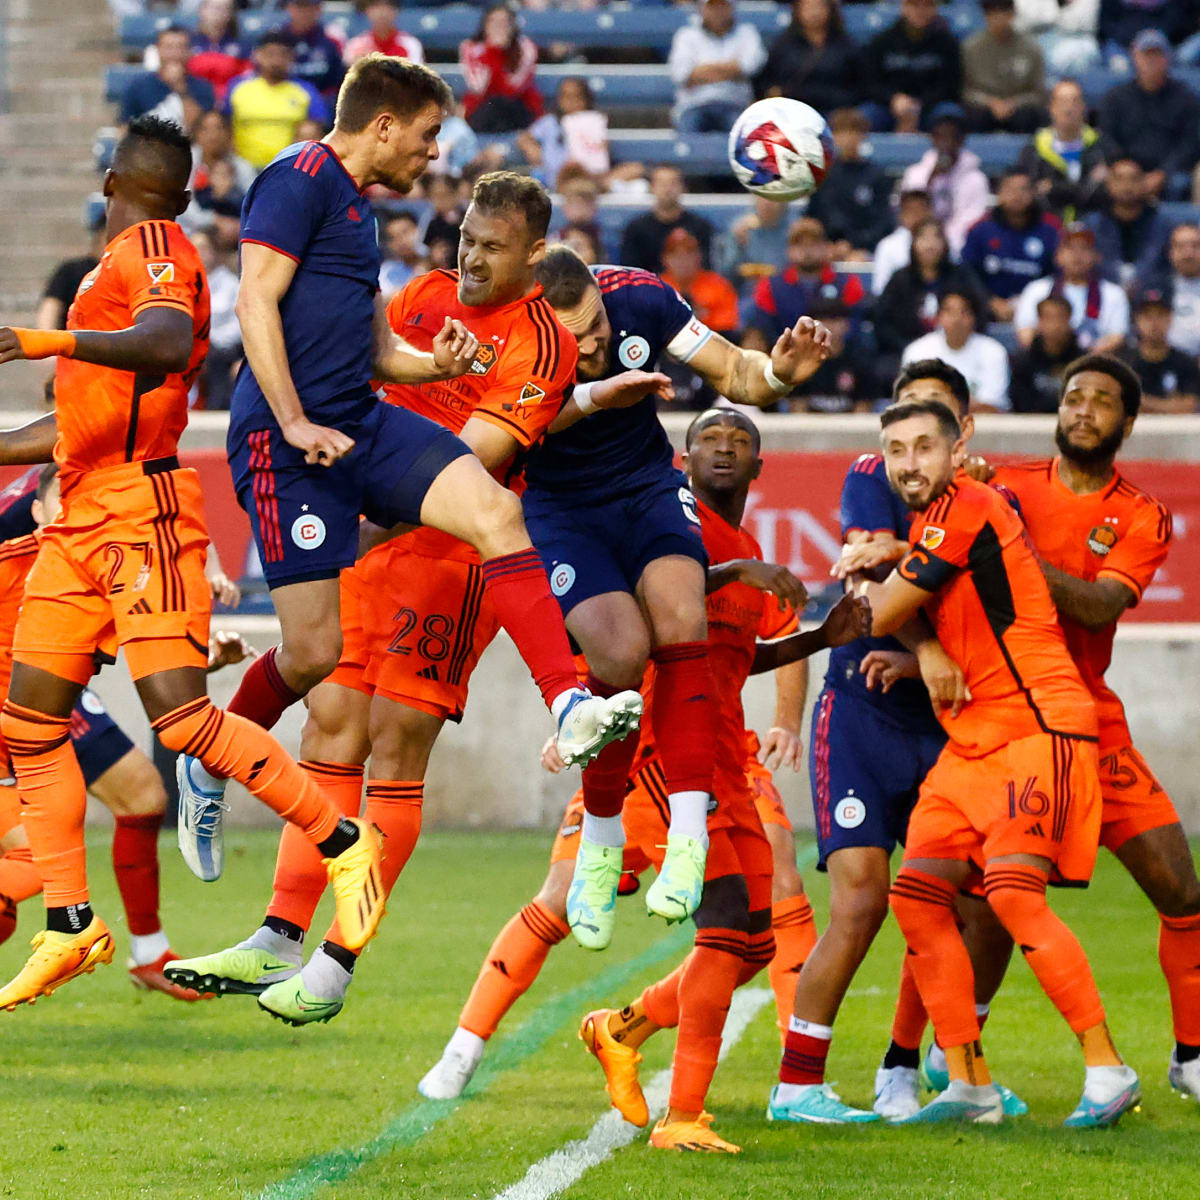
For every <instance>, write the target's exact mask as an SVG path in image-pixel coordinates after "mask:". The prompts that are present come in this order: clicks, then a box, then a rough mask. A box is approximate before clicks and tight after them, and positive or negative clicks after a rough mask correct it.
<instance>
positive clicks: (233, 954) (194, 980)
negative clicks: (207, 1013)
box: [163, 945, 300, 996]
mask: <svg viewBox="0 0 1200 1200" xmlns="http://www.w3.org/2000/svg"><path fill="white" fill-rule="evenodd" d="M299 970H300V947H299V945H297V946H296V961H295V962H288V961H286V960H284V959H282V958H280V957H279V956H278V955H276V954H272V953H271V952H270V951H268V950H260V949H259V948H258V947H256V946H233V947H231V948H230V949H228V950H218V951H217V952H216V954H204V955H201V956H200V957H199V958H177V959H176V960H175V961H174V962H172V963H168V964H167V965H166V966H165V967H164V968H163V974H164V975H165V976H166V977H167V978H168V979H169V980H170V981H171V982H172V983H177V984H179V986H180V987H185V988H193V989H194V990H195V991H197V992H211V993H212V994H213V995H215V996H228V995H237V996H258V995H260V994H261V993H263V992H265V991H266V990H267V988H269V987H270V986H271V985H272V984H275V983H280V982H282V981H283V980H285V979H289V978H290V977H291V976H293V975H295V974H296V973H297V972H298V971H299Z"/></svg>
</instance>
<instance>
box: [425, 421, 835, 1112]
mask: <svg viewBox="0 0 1200 1200" xmlns="http://www.w3.org/2000/svg"><path fill="white" fill-rule="evenodd" d="M716 413H717V415H714V413H713V412H709V413H704V414H702V415H701V416H700V417H698V418H697V419H696V421H695V422H694V423H693V425H692V427H691V431H689V436H688V445H689V448H690V449H689V459H688V463H687V467H688V481H689V486H690V487H691V488H692V489H693V491H694V492H695V494H696V497H697V500H698V511H699V512H700V514H701V515H702V518H703V519H704V520H705V522H706V524H705V526H704V530H705V536H706V544H708V542H709V541H710V540H711V541H712V542H713V545H710V553H712V554H713V556H714V557H716V556H717V550H716V545H717V543H718V542H719V543H720V545H721V546H722V548H724V549H728V547H727V546H726V545H725V542H726V541H727V540H728V539H724V540H721V539H720V538H719V535H720V533H721V531H722V528H723V527H722V526H721V525H720V524H717V523H716V521H717V518H716V517H715V515H714V514H715V512H716V511H717V508H716V506H718V505H720V507H721V511H722V512H727V513H728V514H729V515H731V516H737V517H738V518H739V521H740V517H741V514H742V510H743V506H744V501H745V489H746V488H748V486H749V484H750V482H751V481H752V479H753V478H754V475H755V473H756V471H757V468H758V466H759V463H760V461H761V460H759V458H758V455H757V449H756V447H757V442H758V434H757V430H755V429H754V427H753V425H752V424H751V423H750V421H749V420H748V419H747V418H745V417H743V416H741V415H740V414H739V413H737V412H736V411H734V410H727V409H721V410H716ZM706 422H707V423H709V424H707V431H706ZM698 437H700V438H702V440H704V441H705V442H708V441H717V440H718V439H722V440H723V441H725V442H728V443H732V441H733V439H735V438H736V439H737V440H738V443H739V446H738V449H741V445H740V443H742V442H744V443H745V445H746V448H747V449H748V448H749V447H751V446H753V447H755V452H754V454H753V455H751V454H749V453H738V452H737V450H735V448H734V446H733V445H732V444H727V445H723V446H722V447H721V449H720V451H719V452H718V453H715V454H709V455H706V454H705V452H704V450H703V449H697V445H698ZM718 463H719V464H720V465H719V466H718ZM730 490H732V491H733V497H732V499H731V500H730V503H729V507H728V509H726V507H725V505H724V504H723V502H722V498H723V497H724V496H725V495H726V494H727V493H728V492H729V491H730ZM739 497H740V499H739ZM726 523H727V522H726ZM741 536H742V537H743V539H744V542H745V544H744V545H741V546H740V549H741V550H745V551H747V552H749V551H750V550H752V549H755V548H754V547H753V545H752V543H751V541H750V539H749V536H748V535H746V534H745V532H744V531H742V533H741ZM755 554H757V550H756V549H755ZM709 571H710V574H712V575H713V576H714V580H713V581H714V583H715V582H719V581H720V579H725V580H730V579H735V578H736V579H738V580H740V581H742V582H745V581H746V580H747V579H755V580H757V581H758V582H759V585H760V586H764V585H767V584H768V581H769V582H770V583H771V584H772V585H773V586H775V587H777V588H778V589H779V590H780V591H782V592H785V594H794V591H795V588H796V584H797V582H798V581H796V580H795V578H794V577H792V576H790V573H789V572H787V571H786V568H782V567H778V568H775V567H772V566H770V565H769V564H764V563H761V562H760V561H758V558H757V557H756V558H753V559H750V558H745V557H742V558H740V559H739V561H737V562H736V564H735V563H734V562H729V563H721V564H720V565H719V566H718V567H711V568H709ZM771 571H774V572H777V573H778V578H772V576H771V575H769V574H768V572H771ZM735 572H736V574H735ZM784 578H787V579H788V583H789V585H790V586H788V587H784V586H782V581H783V580H784ZM754 599H755V603H759V601H758V600H757V598H754ZM729 602H730V597H729V596H728V595H727V594H722V595H719V596H717V597H714V598H711V599H710V603H714V604H715V605H716V606H717V608H718V610H722V609H724V608H726V607H727V606H728V604H729ZM797 625H798V622H797V618H796V615H795V611H794V610H793V609H792V608H791V607H790V606H787V605H775V604H770V603H768V604H766V605H765V606H764V608H763V612H762V619H761V622H760V624H759V627H758V629H757V636H758V637H759V638H761V639H764V640H769V639H774V638H780V637H787V636H790V635H791V634H792V633H794V632H795V631H796V629H797ZM708 629H709V636H710V639H712V638H714V637H718V636H720V635H719V634H718V632H717V624H716V621H715V620H710V622H709V626H708ZM716 649H717V652H718V653H724V651H722V650H721V647H720V646H718V647H717V648H716ZM652 674H653V670H651V671H650V672H649V675H652ZM806 679H807V663H806V661H805V660H804V659H800V660H798V661H796V662H793V663H789V664H787V665H785V666H781V667H780V668H779V669H778V670H777V671H776V673H775V682H776V715H775V721H776V725H775V727H774V728H775V730H777V731H785V730H788V729H792V728H797V729H798V726H799V720H800V711H801V708H802V706H803V702H804V688H805V684H806ZM724 682H727V681H724V680H723V683H724ZM730 686H732V685H730ZM727 694H728V695H730V696H731V697H732V698H731V699H730V700H729V701H728V703H729V704H731V705H733V706H734V708H735V709H737V710H739V711H740V699H739V698H738V693H737V691H736V690H735V691H732V692H729V693H727V692H726V691H725V689H724V688H723V689H722V692H721V700H722V706H723V707H724V704H725V696H726V695H727ZM730 711H731V712H732V711H733V710H732V709H731V710H730ZM732 719H733V717H732V716H731V717H730V720H732ZM723 724H724V723H723ZM723 736H724V734H723ZM780 744H781V741H780V740H775V739H773V740H772V741H770V742H769V743H768V746H769V747H772V748H774V747H778V746H780ZM757 754H758V741H757V738H756V737H755V736H754V735H753V734H751V733H749V731H746V732H745V734H744V741H743V743H742V749H741V762H742V772H743V774H744V776H745V781H746V782H745V785H744V786H743V787H742V788H740V789H739V794H742V793H744V792H745V791H746V790H747V789H748V790H749V791H750V792H751V793H752V794H753V797H754V806H755V810H756V812H757V813H758V816H759V818H760V820H761V822H762V826H763V830H764V834H765V836H766V838H767V840H768V841H769V842H770V846H771V851H772V856H773V865H772V872H771V874H772V894H771V912H770V927H771V930H772V932H773V934H774V936H775V943H776V946H775V950H776V952H775V956H774V957H773V958H772V959H771V962H770V964H769V967H768V974H769V976H770V978H771V985H772V988H773V989H774V991H775V994H776V1002H777V1006H778V1010H779V1016H780V1021H781V1023H782V1024H786V1021H787V1018H788V1017H789V1016H790V1015H791V1011H792V998H793V996H794V993H795V979H796V975H797V974H798V972H799V970H800V968H801V966H802V964H803V962H804V960H805V959H806V958H807V957H808V954H809V952H810V951H811V950H812V946H813V943H814V942H815V940H816V927H815V922H814V919H813V913H812V906H811V905H810V904H809V902H808V897H807V896H806V895H805V894H804V884H803V881H802V879H801V878H800V875H799V872H798V871H797V870H796V847H795V841H794V839H793V837H792V830H791V824H790V822H789V821H788V818H787V814H786V812H785V811H784V808H783V803H782V800H781V798H780V796H779V793H778V792H777V791H776V790H775V787H774V785H773V783H772V782H771V773H770V771H769V770H768V769H767V768H766V767H765V766H764V765H763V764H762V763H760V762H759V761H758V758H757ZM724 757H733V750H732V747H726V753H725V755H724ZM790 761H791V762H792V763H793V765H795V767H796V769H798V768H799V764H798V762H797V761H796V759H795V758H794V757H792V758H791V759H790ZM542 762H543V765H544V766H546V768H547V769H548V770H552V771H557V770H559V769H561V762H559V761H556V759H555V756H554V754H553V746H552V745H547V747H546V748H545V749H544V750H543V757H542ZM666 787H667V785H666V780H665V778H664V774H663V768H662V762H661V759H660V756H659V754H658V753H657V750H656V748H655V745H654V744H653V740H652V735H651V733H650V728H649V724H648V723H647V724H646V725H644V726H643V730H642V738H641V744H640V746H639V750H638V754H637V758H636V761H635V763H634V765H633V767H632V769H631V774H630V780H629V791H628V792H627V794H626V797H625V801H624V804H623V806H622V810H621V817H622V822H623V824H624V826H625V833H626V841H625V846H624V851H623V873H624V876H625V879H626V881H627V882H628V881H630V880H633V881H636V877H637V876H638V875H639V874H641V872H643V871H644V870H645V869H646V868H647V867H648V866H650V865H651V863H653V862H658V861H659V860H660V859H661V849H659V848H658V847H659V845H660V843H661V841H662V833H663V831H664V829H665V824H664V821H665V816H666V814H667V811H668V810H667V808H666V798H667V791H666ZM584 811H585V810H584V807H583V793H582V791H579V792H577V793H576V794H575V795H574V796H573V797H572V799H571V801H570V802H569V803H568V805H567V809H566V812H565V813H564V814H563V819H562V822H561V825H560V828H559V834H558V836H557V837H556V838H555V841H554V847H553V849H552V851H551V854H550V866H549V870H548V871H547V873H546V878H545V881H544V882H543V883H542V886H541V888H540V889H539V890H538V893H537V895H536V896H535V897H534V898H533V899H532V900H531V901H530V902H529V903H528V904H526V905H525V906H524V907H523V908H522V909H521V911H520V912H519V913H517V914H516V915H515V916H514V917H513V918H512V919H511V920H510V921H509V922H508V923H507V924H506V925H505V926H504V928H503V929H502V930H501V931H500V933H499V934H498V935H497V937H496V939H495V941H494V942H493V943H492V946H491V947H490V949H489V950H488V952H487V954H486V955H485V956H484V960H483V965H482V966H481V967H480V970H479V975H478V978H477V979H476V981H475V985H474V987H473V988H472V989H471V994H470V996H469V997H468V999H467V1002H466V1004H465V1005H464V1007H463V1010H462V1012H461V1014H460V1016H459V1020H458V1027H457V1028H456V1030H455V1032H454V1033H453V1035H452V1036H451V1037H450V1040H449V1041H448V1042H447V1043H446V1047H445V1049H444V1050H443V1052H442V1056H441V1058H440V1059H439V1060H438V1062H437V1063H436V1064H434V1066H433V1067H432V1068H430V1070H429V1071H428V1072H427V1073H426V1075H425V1077H424V1078H423V1079H422V1080H421V1083H420V1085H419V1088H420V1091H421V1093H422V1094H423V1095H425V1096H428V1097H430V1098H431V1099H450V1098H452V1097H454V1096H458V1095H459V1094H460V1093H461V1092H462V1090H463V1088H464V1087H466V1085H467V1083H468V1082H470V1079H471V1077H472V1075H474V1073H475V1070H476V1069H477V1067H478V1066H479V1063H480V1061H481V1059H482V1057H483V1053H484V1050H485V1048H486V1045H487V1041H488V1039H490V1038H491V1036H492V1035H493V1034H494V1033H495V1032H496V1029H497V1028H498V1026H499V1024H500V1022H501V1021H502V1020H503V1019H504V1017H505V1015H506V1014H507V1013H508V1011H509V1009H510V1008H511V1007H512V1006H513V1005H514V1004H515V1003H516V1002H517V1000H518V999H520V997H521V996H523V995H524V994H525V992H526V991H528V989H529V988H530V987H531V986H532V985H533V982H534V980H535V979H536V978H537V976H538V973H539V972H540V971H541V969H542V966H543V964H544V963H545V961H546V959H547V957H548V955H549V953H550V951H551V950H552V949H553V948H554V947H555V946H556V945H558V943H559V942H561V941H562V940H563V938H565V937H566V936H567V933H568V927H567V924H566V901H567V893H568V890H569V888H570V883H571V876H572V874H573V871H574V863H575V856H576V854H577V852H578V847H579V840H580V838H579V835H580V831H581V827H582V821H583V813H584Z"/></svg>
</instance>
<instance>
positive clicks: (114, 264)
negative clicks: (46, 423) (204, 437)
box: [54, 221, 209, 490]
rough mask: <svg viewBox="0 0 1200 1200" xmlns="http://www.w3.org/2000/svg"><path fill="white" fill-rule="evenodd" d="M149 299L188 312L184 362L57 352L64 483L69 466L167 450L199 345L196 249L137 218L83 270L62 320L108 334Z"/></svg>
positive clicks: (203, 340)
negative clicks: (122, 364) (157, 370)
mask: <svg viewBox="0 0 1200 1200" xmlns="http://www.w3.org/2000/svg"><path fill="white" fill-rule="evenodd" d="M158 307H162V308H171V309H175V310H177V311H179V312H183V313H185V314H186V315H187V316H188V317H190V318H191V322H192V353H191V357H190V358H189V360H188V365H187V368H186V369H185V370H183V371H180V372H176V373H173V374H169V375H162V374H153V375H152V374H148V373H138V372H133V371H122V370H118V369H117V368H115V367H102V366H97V365H96V364H94V363H86V362H82V361H79V360H77V359H68V358H59V359H58V362H57V366H56V370H55V383H54V391H55V402H56V408H57V413H58V432H59V440H58V445H57V447H56V448H55V459H56V461H57V462H58V464H59V466H60V467H61V468H62V470H63V475H64V479H63V487H64V490H68V489H69V487H70V477H71V476H72V475H74V474H78V473H81V472H84V471H91V470H95V469H97V468H99V467H108V466H114V465H116V464H118V463H125V462H133V461H139V460H143V459H155V458H166V457H169V456H170V455H173V454H174V453H175V452H176V450H177V448H178V445H179V435H180V434H181V433H182V432H183V429H184V426H185V425H186V424H187V413H188V391H189V389H190V388H191V385H192V383H193V381H194V380H195V377H196V375H197V374H198V373H199V370H200V366H201V364H202V363H203V361H204V357H205V355H207V353H208V338H209V297H208V281H207V280H206V278H205V275H204V267H203V264H202V263H201V261H200V256H199V254H198V253H197V251H196V248H195V247H194V246H193V245H192V244H191V242H190V241H188V239H187V237H186V236H185V235H184V232H183V230H182V229H180V228H179V226H178V225H177V224H176V223H175V222H174V221H141V222H139V223H138V224H136V225H131V226H130V227H129V228H128V229H126V230H125V231H124V232H123V233H120V234H118V235H117V236H116V237H115V238H114V239H113V240H112V241H111V242H110V243H109V244H108V247H107V248H106V249H105V251H104V255H103V257H102V258H101V260H100V264H99V265H98V266H97V267H96V268H95V269H94V270H92V271H91V272H89V274H88V275H87V276H85V278H84V280H83V282H82V283H81V284H80V285H79V290H78V292H77V293H76V295H75V300H74V303H72V305H71V307H70V309H69V310H68V313H67V328H68V329H70V330H99V331H104V332H117V331H119V330H123V329H128V328H130V326H132V325H134V324H135V323H136V321H137V318H138V316H139V315H140V314H141V313H143V312H145V311H146V310H147V309H149V308H158Z"/></svg>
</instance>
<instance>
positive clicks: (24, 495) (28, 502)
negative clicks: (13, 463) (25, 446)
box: [0, 467, 42, 542]
mask: <svg viewBox="0 0 1200 1200" xmlns="http://www.w3.org/2000/svg"><path fill="white" fill-rule="evenodd" d="M41 470H42V468H41V467H30V468H29V470H28V471H26V472H24V474H21V475H18V476H17V477H16V479H14V480H13V481H12V483H10V484H9V485H8V486H7V487H6V488H5V489H4V490H3V491H0V542H8V541H12V539H13V538H19V537H27V536H28V535H29V534H31V533H33V531H34V530H35V529H37V522H36V521H35V520H34V519H33V501H34V498H35V497H36V495H37V481H38V475H39V474H41Z"/></svg>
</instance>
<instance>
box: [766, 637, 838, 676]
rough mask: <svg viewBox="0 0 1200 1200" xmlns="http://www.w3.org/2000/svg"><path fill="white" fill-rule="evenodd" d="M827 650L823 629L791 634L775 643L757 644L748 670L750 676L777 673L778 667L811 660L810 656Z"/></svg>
mask: <svg viewBox="0 0 1200 1200" xmlns="http://www.w3.org/2000/svg"><path fill="white" fill-rule="evenodd" d="M828 648H829V639H828V638H827V637H826V635H825V631H824V629H811V630H809V631H808V632H807V633H793V634H792V635H791V636H790V637H785V638H780V639H779V641H777V642H759V644H758V646H757V647H756V648H755V651H754V665H753V666H752V667H751V668H750V674H751V675H761V674H763V672H764V671H777V670H778V669H779V668H780V667H786V666H789V665H790V664H792V663H797V662H800V661H801V660H803V659H806V658H811V657H812V655H814V654H819V653H820V652H821V651H822V650H826V649H828Z"/></svg>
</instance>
